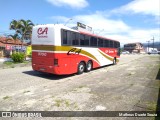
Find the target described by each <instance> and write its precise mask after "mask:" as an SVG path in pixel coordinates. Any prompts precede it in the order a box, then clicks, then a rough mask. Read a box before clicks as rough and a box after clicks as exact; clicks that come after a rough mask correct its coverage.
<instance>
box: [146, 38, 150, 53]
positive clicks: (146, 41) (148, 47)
mask: <svg viewBox="0 0 160 120" xmlns="http://www.w3.org/2000/svg"><path fill="white" fill-rule="evenodd" d="M146 42H148V50H147V53H148V52H149V42H150V41H149V40H148V41H146Z"/></svg>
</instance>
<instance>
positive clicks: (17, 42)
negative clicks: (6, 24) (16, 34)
mask: <svg viewBox="0 0 160 120" xmlns="http://www.w3.org/2000/svg"><path fill="white" fill-rule="evenodd" d="M6 44H8V45H9V44H10V45H26V44H25V43H22V41H21V40H19V39H16V40H14V39H12V38H7V37H0V46H3V45H6Z"/></svg>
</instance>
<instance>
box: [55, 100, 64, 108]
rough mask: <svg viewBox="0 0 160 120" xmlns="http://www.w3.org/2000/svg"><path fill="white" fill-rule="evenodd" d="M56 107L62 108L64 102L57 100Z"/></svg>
mask: <svg viewBox="0 0 160 120" xmlns="http://www.w3.org/2000/svg"><path fill="white" fill-rule="evenodd" d="M55 102H56V103H55V105H56V106H57V107H60V106H61V104H62V102H63V100H59V99H58V100H55Z"/></svg>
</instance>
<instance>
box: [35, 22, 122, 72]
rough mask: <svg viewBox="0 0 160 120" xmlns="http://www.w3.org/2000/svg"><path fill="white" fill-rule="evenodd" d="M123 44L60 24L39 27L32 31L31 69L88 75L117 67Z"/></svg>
mask: <svg viewBox="0 0 160 120" xmlns="http://www.w3.org/2000/svg"><path fill="white" fill-rule="evenodd" d="M119 47H120V43H119V42H118V41H116V40H111V39H108V38H105V37H101V36H98V35H95V34H91V33H89V32H82V31H78V30H74V29H71V28H68V27H66V26H64V25H61V24H47V25H37V26H34V27H33V30H32V68H33V70H36V71H41V72H45V73H52V74H57V75H63V74H72V73H78V74H81V73H83V72H84V71H86V72H89V71H90V70H92V69H93V68H97V67H101V66H105V65H109V64H116V63H117V62H118V61H119V58H120V52H119Z"/></svg>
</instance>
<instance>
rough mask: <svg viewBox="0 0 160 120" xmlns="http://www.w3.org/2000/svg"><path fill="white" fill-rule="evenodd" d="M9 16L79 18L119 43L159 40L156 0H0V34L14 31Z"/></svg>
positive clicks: (52, 20) (39, 20)
mask: <svg viewBox="0 0 160 120" xmlns="http://www.w3.org/2000/svg"><path fill="white" fill-rule="evenodd" d="M13 19H15V20H20V19H24V20H28V19H29V20H31V21H32V22H33V23H34V24H56V23H58V24H64V25H65V24H66V26H68V27H73V26H76V24H77V22H81V23H83V24H86V25H88V26H90V27H92V29H93V31H94V33H95V34H98V35H100V36H105V37H107V38H111V39H115V40H118V41H120V42H121V43H122V44H125V43H133V42H142V43H146V42H147V41H150V42H153V41H152V39H153V37H154V41H160V0H0V35H7V34H12V33H14V31H11V30H9V24H10V22H11V21H12V20H13Z"/></svg>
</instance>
